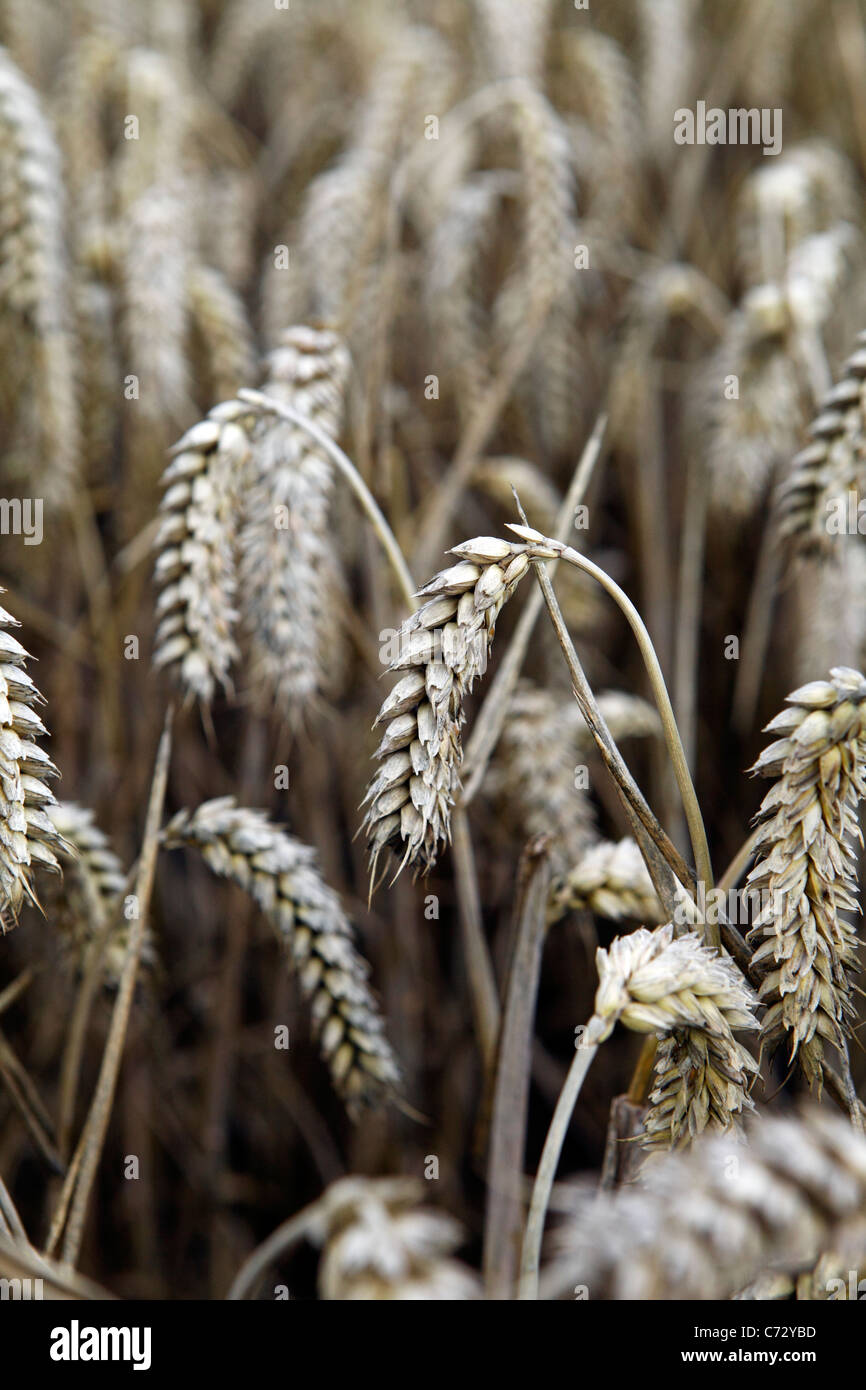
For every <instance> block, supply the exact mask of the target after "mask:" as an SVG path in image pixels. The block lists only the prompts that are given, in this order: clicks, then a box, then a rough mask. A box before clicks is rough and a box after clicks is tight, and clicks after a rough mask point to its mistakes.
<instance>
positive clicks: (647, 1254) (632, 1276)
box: [542, 1110, 866, 1300]
mask: <svg viewBox="0 0 866 1390" xmlns="http://www.w3.org/2000/svg"><path fill="white" fill-rule="evenodd" d="M864 1216H866V1143H864V1140H863V1139H862V1137H860V1136H858V1135H857V1134H855V1133H854V1132H853V1131H852V1129H851V1127H850V1125H848V1124H847V1123H846V1122H845V1121H844V1120H843V1119H841V1118H840V1117H838V1116H835V1115H830V1114H827V1113H826V1112H825V1111H824V1110H813V1111H809V1112H806V1113H804V1114H803V1116H802V1118H801V1119H799V1120H798V1119H794V1118H770V1117H768V1118H765V1119H762V1120H760V1121H757V1120H756V1121H754V1122H753V1123H752V1125H751V1126H750V1128H749V1142H748V1144H732V1143H731V1141H730V1139H726V1138H725V1137H723V1136H713V1137H708V1138H706V1139H704V1140H703V1141H702V1142H701V1143H699V1144H697V1145H695V1147H694V1148H693V1149H692V1150H691V1151H690V1152H689V1153H688V1154H685V1155H679V1154H678V1155H671V1156H669V1157H668V1158H666V1159H664V1160H663V1161H660V1162H659V1163H658V1165H657V1166H655V1165H654V1166H653V1167H652V1168H651V1169H650V1171H649V1172H648V1173H647V1174H646V1175H645V1178H644V1181H643V1183H642V1184H641V1185H640V1186H636V1187H631V1188H625V1189H623V1190H621V1191H619V1192H618V1193H616V1194H615V1195H612V1196H604V1195H603V1196H601V1197H597V1196H596V1197H594V1200H593V1201H592V1202H587V1203H585V1204H584V1206H583V1210H582V1212H581V1215H580V1217H579V1219H578V1220H577V1221H576V1222H573V1223H570V1225H569V1227H568V1228H567V1229H566V1230H564V1231H563V1233H562V1236H561V1240H560V1246H559V1251H558V1255H557V1258H556V1259H555V1261H554V1262H553V1263H552V1265H551V1266H550V1268H549V1269H548V1271H547V1275H546V1278H545V1279H544V1281H543V1286H542V1289H543V1293H545V1294H546V1295H547V1296H548V1297H557V1296H562V1295H564V1294H566V1292H567V1293H568V1295H569V1296H572V1290H573V1289H574V1287H575V1285H584V1286H586V1288H587V1289H588V1291H589V1295H590V1297H592V1298H593V1299H600V1298H613V1299H641V1300H659V1299H720V1298H730V1297H731V1296H732V1295H733V1294H735V1293H736V1292H737V1291H738V1290H739V1289H743V1288H744V1287H745V1286H746V1285H747V1284H749V1283H750V1282H751V1281H752V1280H754V1279H755V1278H756V1277H757V1276H758V1275H759V1274H760V1273H761V1271H762V1270H764V1269H765V1268H766V1267H767V1266H768V1265H773V1266H774V1267H775V1268H776V1269H777V1270H779V1271H789V1272H791V1273H796V1272H797V1271H798V1270H800V1269H804V1268H808V1267H809V1266H810V1265H811V1264H814V1261H815V1259H816V1257H817V1256H818V1254H819V1252H820V1251H821V1249H822V1248H823V1247H824V1246H826V1245H827V1244H828V1243H830V1242H832V1241H833V1240H834V1239H835V1238H836V1237H837V1236H838V1235H840V1234H843V1233H845V1232H848V1233H849V1234H851V1235H854V1234H855V1233H857V1234H858V1235H859V1242H860V1245H861V1256H862V1253H863V1251H864V1249H866V1245H864V1243H863V1242H864V1236H866V1227H864V1224H863V1218H864Z"/></svg>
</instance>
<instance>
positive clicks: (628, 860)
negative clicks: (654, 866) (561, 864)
mask: <svg viewBox="0 0 866 1390" xmlns="http://www.w3.org/2000/svg"><path fill="white" fill-rule="evenodd" d="M580 908H588V909H589V911H590V912H594V913H595V914H596V916H598V917H608V918H610V919H611V920H612V921H615V922H617V921H621V920H622V919H623V918H629V919H630V920H632V921H634V922H652V923H654V924H660V923H661V922H663V921H664V913H663V912H662V907H661V904H660V903H659V900H658V898H657V897H656V893H655V889H654V888H653V885H652V879H651V878H650V876H649V873H648V871H647V867H646V864H645V863H644V858H643V855H642V854H641V852H640V850H639V848H638V846H637V842H636V841H635V840H632V839H630V838H627V839H625V840H619V841H618V842H616V843H615V842H613V841H610V840H600V841H599V842H598V844H595V845H590V846H589V847H588V848H587V849H586V850H585V851H584V852H583V854H582V855H581V857H580V859H579V860H578V861H577V863H576V864H575V865H574V866H573V867H572V868H571V869H570V870H569V871H568V873H567V874H566V875H565V876H564V878H562V879H560V880H559V881H557V882H556V883H554V885H553V888H552V891H551V899H550V906H549V910H548V922H549V923H550V924H552V923H554V922H558V921H559V919H560V918H561V917H563V916H564V915H565V913H566V912H575V911H577V910H578V909H580Z"/></svg>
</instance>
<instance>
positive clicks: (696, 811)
mask: <svg viewBox="0 0 866 1390" xmlns="http://www.w3.org/2000/svg"><path fill="white" fill-rule="evenodd" d="M508 529H509V530H511V531H514V533H515V534H516V535H518V536H520V538H521V539H522V540H525V541H527V542H528V543H529V545H530V547H531V548H533V547H534V549H535V551H538V550H539V549H540V550H541V551H542V552H543V551H550V552H552V553H550V554H544V553H540V554H534V555H533V558H537V559H542V560H547V559H553V558H555V557H556V556H559V557H560V558H561V559H563V560H567V561H568V563H569V564H572V565H576V566H577V568H578V569H582V570H584V571H585V572H586V573H587V574H591V575H592V576H593V578H594V579H597V580H598V582H599V584H601V586H602V588H604V589H605V590H606V591H607V592H608V593H609V594H610V595H611V597H612V598H613V599H614V600H615V601H616V603H617V604H618V606H619V608H620V609H621V610H622V612H623V613H624V614H625V617H626V619H627V621H628V624H629V627H630V628H631V630H632V632H633V633H634V635H635V639H636V641H637V644H638V648H639V649H640V654H641V656H642V658H643V662H644V666H645V667H646V671H647V675H648V676H649V680H650V685H651V687H652V692H653V698H654V699H655V702H656V707H657V709H658V712H659V717H660V718H661V721H662V729H663V731H664V736H665V742H666V743H667V745H668V752H669V753H670V758H671V762H672V764H673V768H674V773H675V775H676V779H677V785H678V787H679V789H680V796H681V797H682V802H683V807H684V810H685V813H686V823H687V825H688V828H689V837H690V839H691V842H692V852H693V854H694V856H695V869H696V871H697V877H698V882H699V883H703V886H704V890H705V892H708V891H709V890H710V889H711V888H712V886H713V869H712V863H711V861H710V850H709V845H708V844H707V832H706V829H705V827H704V821H703V817H702V815H701V808H700V805H699V804H698V798H697V796H696V794H695V788H694V784H693V782H692V779H691V776H690V774H689V767H688V761H687V759H686V755H685V752H684V750H683V745H682V741H681V739H680V734H679V729H678V728H677V721H676V719H675V717H674V712H673V709H672V707H671V702H670V696H669V695H668V691H667V686H666V685H665V679H664V676H663V675H662V670H661V667H660V665H659V660H658V657H657V656H656V653H655V650H654V648H653V645H652V641H651V640H650V636H649V633H648V632H647V630H646V626H645V624H644V621H643V619H642V618H641V616H640V614H639V613H638V611H637V609H636V608H635V606H634V604H633V603H632V601H631V599H630V598H629V597H628V595H627V594H626V593H625V592H624V591H623V590H622V589H621V588H620V587H619V585H618V584H617V583H616V582H615V581H614V580H613V579H611V577H610V575H609V574H606V573H605V571H604V570H603V569H601V568H600V567H599V566H598V565H596V564H594V563H593V561H592V560H589V559H587V557H586V556H585V555H581V554H580V553H579V552H578V551H576V550H573V549H572V547H571V546H567V545H563V544H562V543H561V542H560V541H554V540H550V539H548V538H547V537H544V536H541V535H540V534H539V533H538V532H536V531H533V529H532V527H527V526H518V525H515V524H514V523H513V522H510V523H509V524H508ZM706 929H707V936H708V939H709V940H710V941H711V943H712V945H714V946H715V947H716V948H717V949H718V946H719V934H718V927H717V926H715V925H714V924H712V923H707V924H706Z"/></svg>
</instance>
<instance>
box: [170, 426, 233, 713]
mask: <svg viewBox="0 0 866 1390" xmlns="http://www.w3.org/2000/svg"><path fill="white" fill-rule="evenodd" d="M246 413H247V411H246V409H245V407H243V406H241V405H240V404H239V403H238V402H237V401H228V402H226V403H225V404H224V405H221V406H216V407H215V408H214V409H213V410H212V411H211V412H210V414H209V416H208V417H207V419H206V420H202V421H201V422H200V423H199V424H198V425H194V426H193V428H192V429H191V430H188V431H187V433H186V434H185V435H184V436H183V438H182V439H181V440H180V441H179V443H178V444H177V445H176V446H175V448H174V450H173V458H172V461H171V463H170V464H169V466H168V468H167V469H166V471H165V473H164V475H163V484H164V486H165V487H166V493H165V496H164V497H163V499H162V507H161V516H162V522H161V525H160V528H159V531H158V533H157V537H156V541H155V549H156V550H157V559H156V565H155V580H156V583H157V585H158V586H159V588H160V594H159V598H158V600H157V604H156V614H157V619H158V626H157V631H156V637H155V639H154V657H153V660H154V665H155V666H158V667H163V666H165V667H169V668H170V669H171V671H172V674H173V675H174V677H175V679H176V680H177V682H178V684H179V685H180V687H181V689H182V690H183V691H184V693H185V694H186V696H187V697H188V698H197V699H199V700H201V701H202V702H203V703H205V704H206V703H207V702H209V701H210V700H211V699H212V698H213V694H214V690H215V689H216V686H217V685H221V686H223V687H226V688H228V686H229V675H230V669H231V666H232V663H233V661H234V660H235V659H236V657H237V655H238V648H237V645H236V643H235V640H234V635H233V632H234V626H235V622H236V619H237V612H236V609H235V607H234V599H235V561H234V554H233V546H234V543H235V539H236V532H237V506H238V497H239V495H240V494H241V492H242V484H243V476H244V470H245V468H246V466H247V464H248V461H249V459H250V444H249V439H248V437H247V434H246V432H245V430H244V428H243V426H242V424H241V421H242V420H243V419H244V416H245V414H246Z"/></svg>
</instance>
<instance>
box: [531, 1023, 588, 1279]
mask: <svg viewBox="0 0 866 1390" xmlns="http://www.w3.org/2000/svg"><path fill="white" fill-rule="evenodd" d="M586 1036H587V1037H588V1036H589V1034H588V1033H587V1035H586ZM597 1051H598V1043H589V1042H587V1041H586V1038H583V1039H581V1043H580V1046H579V1047H578V1048H577V1050H576V1052H575V1054H574V1058H573V1059H572V1063H571V1066H570V1067H569V1069H568V1076H567V1077H566V1078H565V1085H564V1086H563V1088H562V1091H561V1092H560V1096H559V1100H558V1101H557V1102H556V1109H555V1110H554V1112H553V1119H552V1120H551V1122H550V1129H549V1130H548V1131H547V1138H546V1139H545V1141H544V1148H543V1150H542V1153H541V1162H540V1163H539V1165H538V1173H537V1174H536V1178H535V1185H534V1186H533V1189H532V1200H531V1202H530V1205H529V1218H528V1220H527V1223H526V1232H525V1234H524V1237H523V1251H522V1253H521V1257H520V1284H519V1287H518V1298H521V1299H535V1298H538V1266H539V1262H540V1259H541V1238H542V1235H543V1234H544V1220H545V1217H546V1216H547V1208H548V1206H549V1204H550V1194H551V1192H552V1191H553V1180H554V1178H555V1177H556V1170H557V1168H558V1167H559V1156H560V1154H561V1153H562V1146H563V1144H564V1143H565V1136H566V1134H567V1133H568V1126H569V1124H570V1123H571V1116H572V1114H573V1112H574V1107H575V1105H576V1104H577V1099H578V1096H579V1095H580V1088H581V1086H582V1085H583V1083H584V1079H585V1077H586V1074H587V1072H588V1071H589V1068H590V1066H591V1065H592V1060H593V1058H594V1057H595V1054H596V1052H597Z"/></svg>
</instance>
